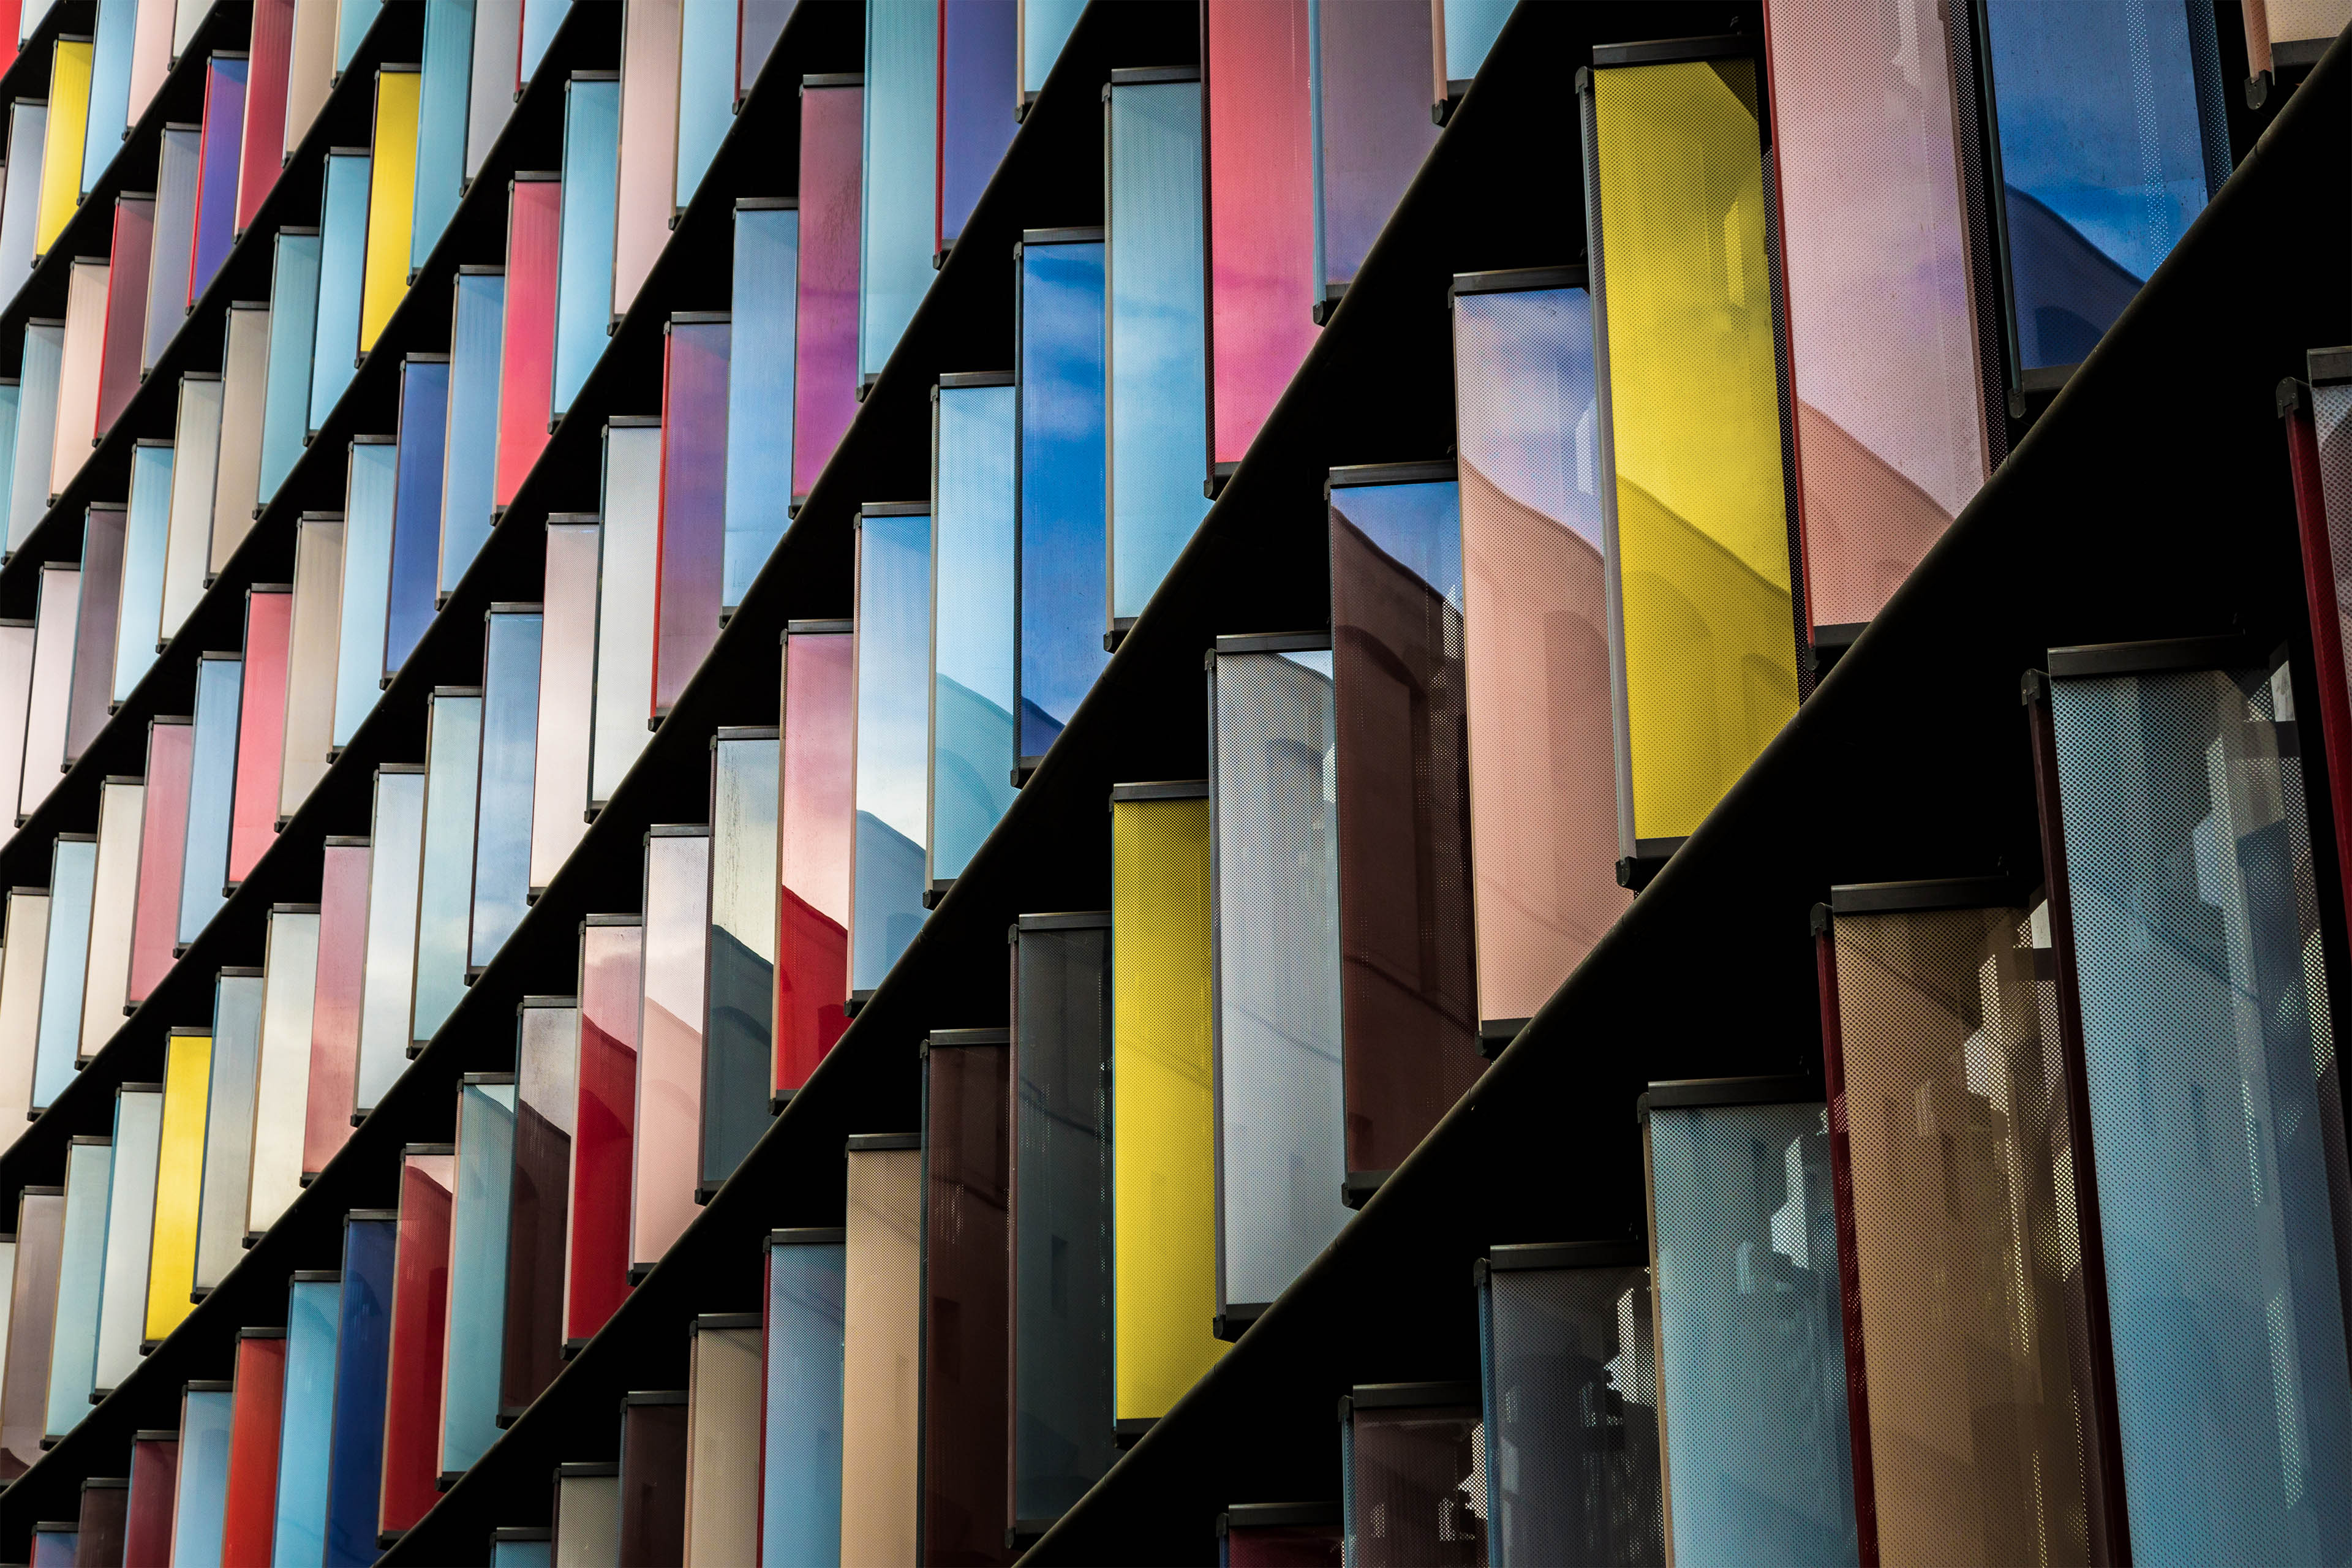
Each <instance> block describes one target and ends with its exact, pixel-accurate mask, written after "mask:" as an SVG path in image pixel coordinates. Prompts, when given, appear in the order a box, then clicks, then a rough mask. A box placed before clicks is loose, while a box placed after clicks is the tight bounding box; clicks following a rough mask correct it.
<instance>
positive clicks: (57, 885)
mask: <svg viewBox="0 0 2352 1568" xmlns="http://www.w3.org/2000/svg"><path fill="white" fill-rule="evenodd" d="M229 669H230V671H231V672H232V673H234V672H235V671H236V666H235V665H231V666H229ZM229 702H230V707H229V715H230V718H231V720H232V721H234V720H235V718H236V694H235V693H234V692H231V694H230V698H229ZM199 722H201V721H199ZM221 798H222V799H223V801H224V802H226V799H227V791H226V788H224V789H223V791H222V795H221ZM223 822H224V824H226V817H224V818H223ZM227 856H228V840H227V836H226V832H224V833H223V836H222V840H221V858H222V861H223V864H226V860H227ZM213 881H214V884H215V896H214V900H213V902H214V904H215V906H216V905H217V904H218V903H219V901H220V900H219V896H218V884H219V882H220V879H219V877H217V876H215V878H214V879H213ZM97 890H98V840H97V839H96V838H95V837H91V836H89V835H77V836H75V837H70V838H68V837H59V838H58V841H57V843H56V845H55V846H54V848H53V854H52V858H51V860H50V863H49V935H48V948H47V953H46V954H45V956H44V958H43V960H42V964H41V1021H40V1026H39V1031H38V1033H37V1037H36V1040H37V1044H36V1045H35V1047H34V1057H33V1105H32V1108H33V1109H34V1110H47V1108H48V1107H50V1106H52V1105H54V1104H56V1103H57V1099H58V1096H59V1095H60V1094H63V1093H64V1092H65V1091H66V1088H67V1086H68V1085H69V1084H70V1083H72V1082H73V1077H74V1068H75V1064H76V1058H77V1056H78V1054H79V1051H80V1049H81V1002H82V978H83V975H84V973H85V972H86V970H87V969H88V967H89V910H90V904H91V902H92V900H94V899H95V897H96V895H97Z"/></svg>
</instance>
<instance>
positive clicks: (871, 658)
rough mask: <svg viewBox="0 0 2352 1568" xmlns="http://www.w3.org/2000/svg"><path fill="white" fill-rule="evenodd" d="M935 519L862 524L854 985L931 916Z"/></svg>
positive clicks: (862, 987) (878, 980) (860, 988)
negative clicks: (927, 786) (926, 869)
mask: <svg viewBox="0 0 2352 1568" xmlns="http://www.w3.org/2000/svg"><path fill="white" fill-rule="evenodd" d="M930 608H931V520H930V519H929V518H928V517H922V516H914V517H877V516H874V515H872V514H868V515H867V516H866V518H865V520H864V521H863V522H862V523H861V524H860V526H859V528H858V533H857V648H856V661H857V669H856V690H857V717H856V725H857V731H856V734H857V742H856V762H855V768H856V784H855V786H854V787H855V789H856V802H857V833H856V839H855V841H854V843H853V844H852V846H851V848H850V891H849V901H850V916H849V922H850V926H849V988H850V990H851V992H852V993H853V994H856V993H862V992H868V991H871V990H873V989H874V987H876V986H877V985H879V984H882V976H884V975H885V974H887V973H889V972H890V966H891V965H892V964H893V963H897V962H898V955H899V954H900V953H902V952H906V951H907V944H908V942H912V941H914V940H915V933H916V932H917V931H920V930H921V929H922V925H923V915H924V910H923V891H924V889H923V818H924V816H925V815H926V813H925V811H924V804H925V803H924V794H925V790H924V773H925V769H924V766H923V763H924V752H925V751H926V750H927V748H926V746H925V743H924V742H925V741H926V739H927V737H926V736H925V734H924V731H925V730H926V729H927V728H928V727H929V726H928V724H927V722H926V720H927V719H928V716H929V711H930V692H929V686H930V676H931V616H930Z"/></svg>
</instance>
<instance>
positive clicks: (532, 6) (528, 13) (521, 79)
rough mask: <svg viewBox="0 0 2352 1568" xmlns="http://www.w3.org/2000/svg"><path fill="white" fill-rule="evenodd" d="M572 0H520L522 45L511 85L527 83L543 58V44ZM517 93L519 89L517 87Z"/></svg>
mask: <svg viewBox="0 0 2352 1568" xmlns="http://www.w3.org/2000/svg"><path fill="white" fill-rule="evenodd" d="M571 6H572V0H522V6H521V14H522V46H521V52H520V56H519V57H518V61H517V66H516V70H517V76H516V79H515V86H516V87H517V89H520V88H522V87H525V86H528V85H529V84H530V78H531V73H532V72H533V71H535V70H537V69H538V68H539V62H540V61H541V59H543V58H546V55H547V46H548V45H549V44H551V43H552V42H554V40H555V29H556V28H557V27H559V26H562V24H563V14H564V13H565V12H566V11H568V10H570V9H571ZM517 96H518V97H520V91H518V93H517Z"/></svg>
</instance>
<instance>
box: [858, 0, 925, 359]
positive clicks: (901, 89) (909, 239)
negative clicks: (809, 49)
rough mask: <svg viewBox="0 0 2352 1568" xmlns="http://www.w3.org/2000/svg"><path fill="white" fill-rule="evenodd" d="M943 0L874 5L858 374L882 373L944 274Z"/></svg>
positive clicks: (869, 33)
mask: <svg viewBox="0 0 2352 1568" xmlns="http://www.w3.org/2000/svg"><path fill="white" fill-rule="evenodd" d="M939 5H940V0H866V141H865V163H864V195H863V196H862V198H861V199H860V201H859V204H858V220H859V230H858V236H859V246H858V269H857V370H858V374H859V375H860V376H861V377H862V378H864V379H866V380H868V381H870V380H872V379H873V378H874V377H875V376H877V375H879V374H882V366H883V363H884V362H886V361H887V360H888V359H889V357H890V351H891V350H892V349H895V348H897V347H898V337H899V334H900V333H902V332H904V331H906V330H907V323H908V321H913V320H914V319H915V307H917V306H918V305H920V304H921V303H922V302H923V291H924V290H925V289H929V287H930V286H931V279H933V278H934V277H936V276H938V273H937V271H936V269H935V268H933V267H932V265H931V262H932V255H933V253H932V249H931V242H932V239H933V237H934V235H935V233H936V230H937V226H938V217H939V213H938V194H937V186H938V176H939V147H938V144H937V142H936V138H937V136H938V117H939V97H940V81H939V68H940V60H939V56H940V12H939Z"/></svg>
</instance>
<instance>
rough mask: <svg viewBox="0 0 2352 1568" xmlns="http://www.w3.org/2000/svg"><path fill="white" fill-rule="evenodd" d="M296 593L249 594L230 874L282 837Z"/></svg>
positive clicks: (241, 875) (238, 875)
mask: <svg viewBox="0 0 2352 1568" xmlns="http://www.w3.org/2000/svg"><path fill="white" fill-rule="evenodd" d="M293 630H294V595H292V594H291V593H290V592H289V591H287V590H286V589H283V588H274V589H272V590H270V591H268V592H263V591H261V590H252V591H249V592H248V593H247V595H246V600H245V660H244V671H245V673H244V677H243V679H244V685H245V690H244V694H243V696H242V697H241V698H240V699H239V700H238V703H237V735H236V800H235V804H234V807H233V812H234V815H233V817H232V820H231V826H230V829H229V846H228V879H229V880H230V881H231V882H242V881H244V880H245V879H246V875H247V872H249V871H251V870H252V869H253V866H254V862H256V861H257V860H259V859H260V858H261V857H262V854H263V852H264V851H265V850H267V849H268V847H270V845H271V844H273V843H275V842H276V841H277V835H278V795H279V784H280V781H279V778H278V764H279V763H280V762H281V761H282V760H283V758H284V756H285V753H286V675H287V668H288V665H287V660H288V658H289V654H290V651H291V639H292V636H293Z"/></svg>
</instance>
